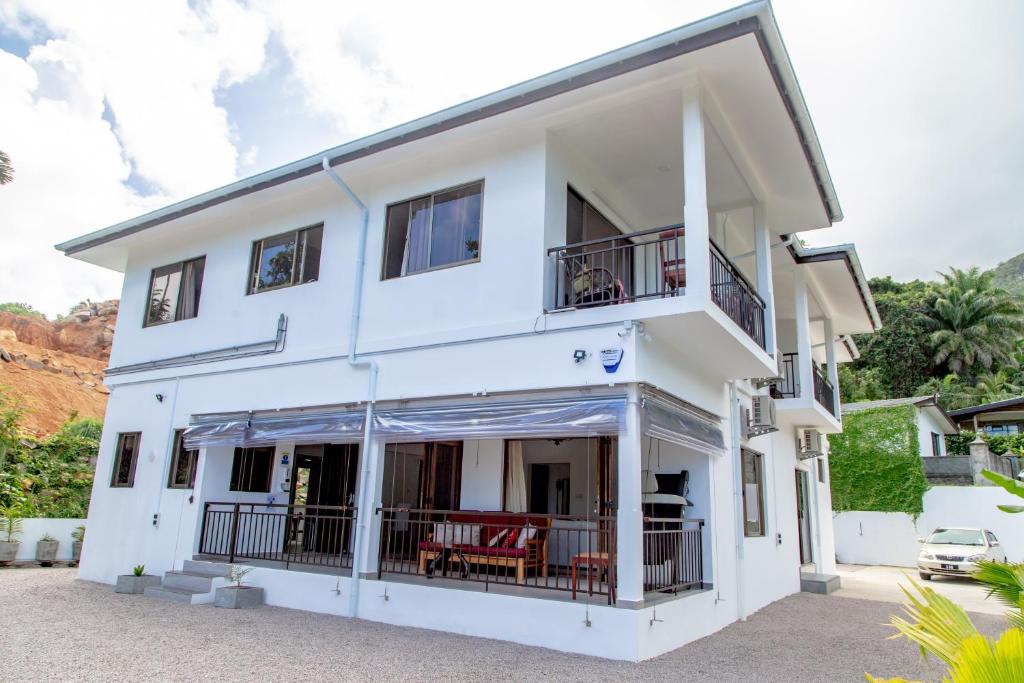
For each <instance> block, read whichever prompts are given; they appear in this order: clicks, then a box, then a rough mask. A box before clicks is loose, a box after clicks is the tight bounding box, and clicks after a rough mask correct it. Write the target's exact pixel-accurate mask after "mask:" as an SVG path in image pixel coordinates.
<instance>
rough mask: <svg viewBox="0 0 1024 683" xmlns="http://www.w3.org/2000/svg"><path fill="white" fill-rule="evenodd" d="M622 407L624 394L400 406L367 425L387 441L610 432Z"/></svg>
mask: <svg viewBox="0 0 1024 683" xmlns="http://www.w3.org/2000/svg"><path fill="white" fill-rule="evenodd" d="M625 409H626V398H625V396H602V397H595V398H571V399H549V400H544V401H524V402H517V403H491V404H479V403H477V404H470V405H453V406H433V407H429V408H406V409H401V410H382V411H380V412H378V413H375V414H374V424H373V429H374V433H375V436H379V437H382V438H385V439H386V440H387V441H430V440H437V439H493V438H536V437H546V438H551V437H571V436H599V435H614V434H618V433H619V430H620V429H622V426H623V424H624V421H625Z"/></svg>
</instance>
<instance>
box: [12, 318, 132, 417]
mask: <svg viewBox="0 0 1024 683" xmlns="http://www.w3.org/2000/svg"><path fill="white" fill-rule="evenodd" d="M117 303H118V302H117V301H104V302H102V303H92V302H85V303H82V304H79V305H78V306H76V307H75V308H74V309H72V311H71V313H70V315H68V316H67V317H66V318H62V319H61V320H59V321H57V322H49V321H46V320H42V319H39V318H33V317H28V316H21V315H15V314H11V313H6V312H3V311H0V387H3V388H4V390H5V391H6V393H8V394H9V395H10V396H11V397H12V398H14V399H15V400H16V401H17V402H18V403H19V404H20V405H21V407H22V409H23V410H24V413H25V414H24V418H23V420H22V424H23V426H24V427H25V428H26V429H28V430H29V431H31V432H33V433H35V434H37V435H46V434H51V433H53V432H54V431H56V430H57V429H58V428H59V427H60V425H61V424H62V423H63V422H64V421H65V420H66V419H67V417H68V415H69V414H71V413H72V412H76V413H77V414H78V415H79V416H80V417H97V418H100V419H102V418H103V413H104V411H105V410H106V404H107V394H108V393H110V392H109V391H108V390H107V388H106V387H105V386H103V370H104V368H106V365H107V359H108V358H109V356H110V343H111V341H112V340H113V337H114V323H115V322H116V320H117Z"/></svg>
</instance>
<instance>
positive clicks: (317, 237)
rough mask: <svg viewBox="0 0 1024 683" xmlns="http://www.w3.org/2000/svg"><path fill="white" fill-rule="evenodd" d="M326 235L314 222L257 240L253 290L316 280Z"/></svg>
mask: <svg viewBox="0 0 1024 683" xmlns="http://www.w3.org/2000/svg"><path fill="white" fill-rule="evenodd" d="M323 237H324V226H323V225H314V226H312V227H309V228H303V229H302V230H294V231H292V232H286V233H283V234H281V235H274V236H273V237H267V238H265V239H262V240H257V241H255V242H253V245H252V267H251V271H250V282H249V293H250V294H255V293H256V292H263V291H266V290H270V289H279V288H281V287H290V286H292V285H301V284H304V283H306V282H316V281H317V280H318V279H319V278H320V251H321V248H322V246H323Z"/></svg>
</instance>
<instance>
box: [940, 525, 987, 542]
mask: <svg viewBox="0 0 1024 683" xmlns="http://www.w3.org/2000/svg"><path fill="white" fill-rule="evenodd" d="M928 542H929V543H935V544H937V545H985V541H984V539H982V537H981V531H980V530H978V529H936V530H935V533H933V534H932V535H931V536H929V537H928Z"/></svg>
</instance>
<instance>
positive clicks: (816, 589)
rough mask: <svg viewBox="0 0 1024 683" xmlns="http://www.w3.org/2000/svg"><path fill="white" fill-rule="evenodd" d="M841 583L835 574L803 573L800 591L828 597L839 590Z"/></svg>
mask: <svg viewBox="0 0 1024 683" xmlns="http://www.w3.org/2000/svg"><path fill="white" fill-rule="evenodd" d="M840 586H841V581H840V579H839V577H838V576H836V575H835V574H812V573H810V572H806V573H804V572H801V574H800V590H801V591H802V592H804V593H819V594H821V595H828V594H829V593H832V592H835V591H837V590H839V588H840Z"/></svg>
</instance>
